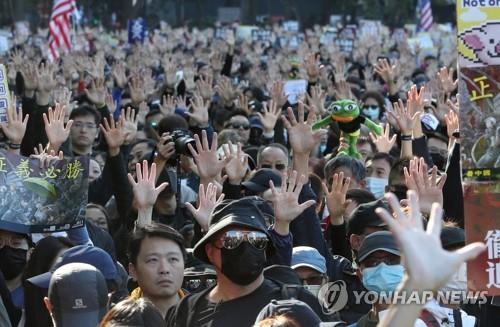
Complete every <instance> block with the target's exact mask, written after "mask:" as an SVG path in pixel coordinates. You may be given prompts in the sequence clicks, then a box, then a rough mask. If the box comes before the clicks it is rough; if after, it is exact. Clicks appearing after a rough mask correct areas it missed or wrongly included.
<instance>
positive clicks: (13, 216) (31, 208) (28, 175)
mask: <svg viewBox="0 0 500 327" xmlns="http://www.w3.org/2000/svg"><path fill="white" fill-rule="evenodd" d="M88 165H89V159H88V157H79V158H71V159H64V160H59V161H56V162H55V163H54V164H51V165H49V167H48V168H44V169H41V168H40V161H39V160H38V159H34V158H27V157H23V156H19V155H15V154H12V153H10V152H6V151H4V150H0V229H5V230H10V231H14V232H19V233H33V232H55V231H62V230H68V229H71V228H75V227H81V226H83V223H84V218H85V208H86V206H87V195H88Z"/></svg>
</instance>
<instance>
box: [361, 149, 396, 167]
mask: <svg viewBox="0 0 500 327" xmlns="http://www.w3.org/2000/svg"><path fill="white" fill-rule="evenodd" d="M368 160H372V161H373V160H385V161H386V162H387V163H388V164H389V167H391V168H392V165H394V157H393V156H391V155H390V154H388V153H385V152H377V153H375V154H374V155H373V156H371V157H369V158H367V159H366V161H368Z"/></svg>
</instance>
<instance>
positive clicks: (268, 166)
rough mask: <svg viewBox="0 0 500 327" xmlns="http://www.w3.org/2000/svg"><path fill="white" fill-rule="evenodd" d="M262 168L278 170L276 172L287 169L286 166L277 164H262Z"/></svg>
mask: <svg viewBox="0 0 500 327" xmlns="http://www.w3.org/2000/svg"><path fill="white" fill-rule="evenodd" d="M260 166H261V167H262V168H268V169H276V170H279V171H283V170H285V169H286V165H285V164H276V165H274V167H273V165H269V164H262V165H260Z"/></svg>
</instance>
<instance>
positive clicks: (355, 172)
mask: <svg viewBox="0 0 500 327" xmlns="http://www.w3.org/2000/svg"><path fill="white" fill-rule="evenodd" d="M340 167H347V168H349V169H350V170H351V172H352V176H353V177H354V179H355V180H356V181H357V182H361V181H362V180H363V179H365V176H366V171H365V166H364V165H363V163H362V162H361V161H359V160H358V159H354V158H352V157H349V156H338V157H335V158H332V159H330V160H328V162H327V163H326V165H325V179H326V181H327V183H328V182H329V180H330V178H331V177H333V172H334V171H335V170H336V169H337V168H340Z"/></svg>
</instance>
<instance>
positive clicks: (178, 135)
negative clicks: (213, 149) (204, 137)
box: [171, 129, 196, 157]
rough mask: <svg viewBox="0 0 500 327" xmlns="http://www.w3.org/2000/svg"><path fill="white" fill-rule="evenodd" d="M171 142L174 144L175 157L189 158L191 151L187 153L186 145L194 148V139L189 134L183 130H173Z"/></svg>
mask: <svg viewBox="0 0 500 327" xmlns="http://www.w3.org/2000/svg"><path fill="white" fill-rule="evenodd" d="M171 135H172V141H173V142H174V144H175V153H176V154H177V155H181V154H183V155H186V156H190V157H191V151H189V148H188V144H191V146H192V147H193V148H195V147H196V146H195V141H194V138H193V137H192V136H191V133H190V132H189V131H187V130H185V129H175V130H173V131H172V134H171Z"/></svg>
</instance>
